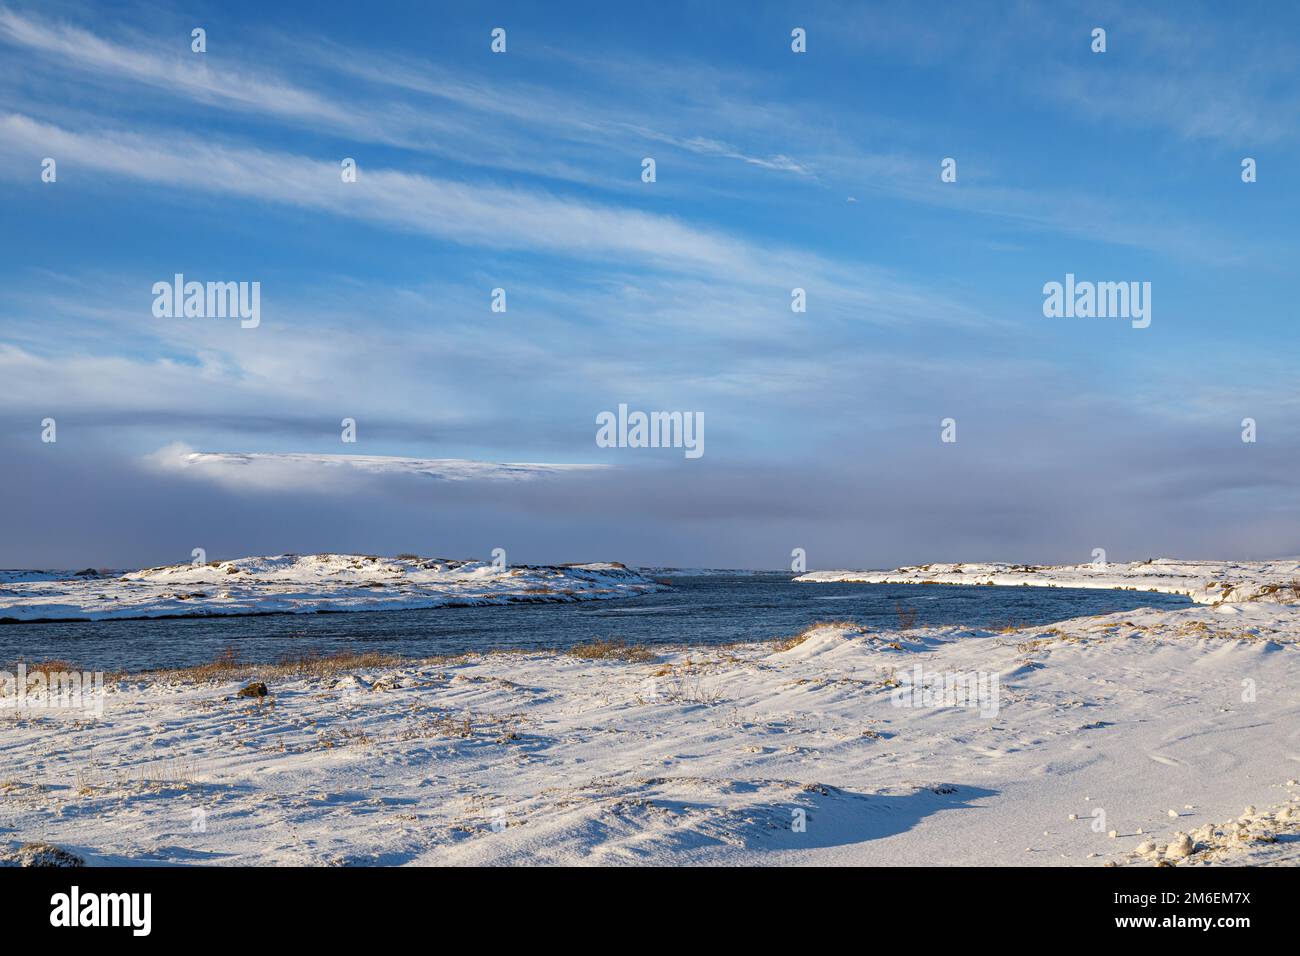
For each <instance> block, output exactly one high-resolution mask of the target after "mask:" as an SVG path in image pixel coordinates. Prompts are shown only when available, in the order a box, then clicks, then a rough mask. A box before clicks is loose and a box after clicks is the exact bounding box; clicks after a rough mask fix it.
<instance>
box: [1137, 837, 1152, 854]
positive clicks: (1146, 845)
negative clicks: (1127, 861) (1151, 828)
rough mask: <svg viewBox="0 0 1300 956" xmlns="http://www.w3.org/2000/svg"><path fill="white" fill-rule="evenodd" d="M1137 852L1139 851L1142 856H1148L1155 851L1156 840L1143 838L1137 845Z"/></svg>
mask: <svg viewBox="0 0 1300 956" xmlns="http://www.w3.org/2000/svg"><path fill="white" fill-rule="evenodd" d="M1137 852H1138V853H1141V854H1142V855H1143V856H1148V855H1150V854H1152V853H1154V852H1156V841H1155V840H1143V841H1142V842H1141V843H1139V844H1138V845H1137Z"/></svg>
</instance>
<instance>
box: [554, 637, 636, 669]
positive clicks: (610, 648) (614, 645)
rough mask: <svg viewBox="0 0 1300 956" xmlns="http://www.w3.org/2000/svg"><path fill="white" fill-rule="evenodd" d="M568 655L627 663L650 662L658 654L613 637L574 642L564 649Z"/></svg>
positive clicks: (590, 659) (584, 658)
mask: <svg viewBox="0 0 1300 956" xmlns="http://www.w3.org/2000/svg"><path fill="white" fill-rule="evenodd" d="M565 653H566V654H568V655H569V656H570V657H580V658H582V659H583V660H588V661H624V662H626V663H629V664H651V663H654V662H655V661H657V660H659V657H658V655H656V654H655V653H654V652H653V651H651V650H650V649H649V648H648V647H646V646H645V645H643V644H628V643H627V642H626V641H622V640H618V639H613V640H608V641H591V642H590V643H587V644H575V645H574V646H573V647H570V648H568V649H567V650H566V651H565Z"/></svg>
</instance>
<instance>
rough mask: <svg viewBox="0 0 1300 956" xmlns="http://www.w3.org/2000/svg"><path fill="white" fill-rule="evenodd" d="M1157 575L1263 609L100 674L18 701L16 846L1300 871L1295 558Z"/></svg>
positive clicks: (1058, 581) (9, 844) (7, 844)
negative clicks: (63, 703)
mask: <svg viewBox="0 0 1300 956" xmlns="http://www.w3.org/2000/svg"><path fill="white" fill-rule="evenodd" d="M1153 564H1156V565H1157V566H1156V568H1155V569H1154V570H1153V571H1152V572H1151V573H1150V575H1149V576H1148V577H1147V578H1145V579H1134V577H1133V576H1131V575H1126V576H1122V577H1119V576H1116V577H1114V578H1113V579H1112V580H1114V581H1122V582H1124V584H1123V586H1125V587H1128V586H1147V585H1154V584H1156V583H1160V582H1166V583H1168V584H1169V586H1170V587H1173V586H1175V584H1176V585H1177V586H1178V587H1179V588H1182V587H1183V586H1184V585H1186V586H1188V587H1189V588H1192V587H1193V586H1194V590H1196V591H1198V592H1199V591H1201V590H1204V589H1205V588H1206V587H1207V586H1208V584H1209V583H1210V582H1219V583H1220V588H1219V590H1220V591H1222V584H1223V583H1225V582H1226V583H1229V584H1231V585H1232V591H1231V594H1233V595H1237V594H1243V595H1251V596H1252V597H1250V598H1242V599H1235V600H1225V601H1219V602H1212V603H1203V604H1193V605H1190V606H1188V607H1184V608H1177V609H1172V610H1171V609H1154V608H1151V609H1144V610H1136V611H1125V612H1121V613H1115V614H1106V615H1100V616H1091V617H1081V618H1076V619H1072V620H1068V621H1061V622H1058V623H1056V624H1054V625H1050V626H1034V627H1023V628H1017V627H1015V626H1012V625H1008V626H1006V627H1002V628H996V629H977V628H971V627H906V626H904V624H903V622H901V621H900V623H899V626H898V627H893V626H891V627H889V628H885V629H875V628H871V629H869V628H866V627H863V626H862V625H861V624H858V623H854V622H851V621H837V622H828V623H823V624H820V625H817V626H813V627H810V628H808V629H807V630H806V631H804V632H803V633H800V634H791V635H789V636H788V637H787V638H785V639H783V640H779V641H774V642H766V643H754V644H744V645H732V646H711V647H700V646H692V644H691V641H692V632H691V628H692V624H691V621H690V619H689V618H679V617H665V624H664V627H665V633H666V634H668V635H669V636H674V637H679V638H680V640H681V646H676V647H671V648H661V647H655V648H641V647H627V646H621V645H618V644H597V645H590V646H586V647H579V648H573V649H570V650H567V651H565V650H553V651H527V652H523V653H518V652H515V653H503V652H498V653H484V654H465V655H459V656H455V657H449V658H440V659H427V660H400V659H390V658H384V657H382V656H380V655H367V656H362V657H354V658H337V659H330V660H323V661H312V662H307V663H304V664H301V665H297V666H295V665H291V664H282V665H266V666H257V665H240V664H233V663H232V664H229V665H222V664H220V663H218V664H214V665H209V666H206V667H200V668H191V669H188V670H183V671H171V672H159V673H153V674H143V675H136V676H132V677H128V678H115V679H111V680H110V681H108V682H107V685H106V693H105V700H104V706H103V712H102V715H98V716H92V715H88V714H85V713H82V712H78V711H66V712H60V711H56V710H50V711H45V712H11V713H8V714H6V713H5V712H4V710H3V709H2V708H0V734H2V736H3V753H4V762H5V770H4V773H3V775H0V862H3V860H4V859H5V857H6V848H8V849H9V850H10V851H11V852H10V853H9V857H10V858H11V859H14V860H20V859H25V858H29V857H32V856H33V855H38V854H40V853H42V852H47V851H40V850H28V851H26V857H24V855H23V854H22V853H15V852H12V851H13V850H15V849H16V848H17V847H18V846H19V845H20V844H23V843H30V844H40V843H49V844H55V845H57V846H59V847H62V848H64V849H65V850H66V851H68V852H70V853H72V854H75V855H76V856H78V857H80V858H82V859H84V860H85V861H86V862H88V863H90V864H92V865H112V864H119V865H120V864H156V863H170V864H177V865H193V864H196V863H205V864H308V865H347V864H352V865H364V864H408V863H409V864H448V863H451V864H469V863H517V864H525V863H598V864H615V863H617V864H645V863H654V864H664V863H719V864H736V863H742V864H757V863H783V864H793V863H814V864H832V865H834V864H871V865H891V864H922V865H926V864H928V865H939V864H946V865H953V864H1031V865H1075V866H1093V865H1128V864H1136V865H1153V864H1156V863H1163V864H1173V865H1178V866H1188V865H1204V864H1223V863H1227V864H1237V863H1262V864H1273V865H1281V864H1292V865H1295V864H1298V863H1300V784H1297V780H1296V778H1297V777H1300V605H1297V604H1296V603H1295V599H1294V596H1293V592H1292V591H1290V590H1284V589H1283V588H1281V587H1280V586H1279V587H1278V588H1276V589H1270V587H1271V585H1273V584H1280V582H1282V581H1283V580H1284V579H1285V574H1286V573H1287V571H1288V569H1287V567H1286V564H1287V563H1286V562H1223V563H1219V564H1214V563H1210V562H1199V563H1196V564H1195V565H1194V567H1195V568H1196V569H1197V570H1196V572H1195V573H1192V572H1188V573H1187V574H1185V575H1184V574H1182V573H1181V572H1175V571H1174V570H1173V569H1174V568H1175V567H1177V568H1190V567H1193V565H1192V564H1190V563H1187V562H1172V563H1155V562H1153ZM1291 564H1294V562H1291ZM944 567H948V568H951V567H953V566H944ZM962 567H963V570H962V574H963V575H965V574H967V573H968V572H969V569H971V568H972V567H976V566H972V565H965V566H962ZM978 567H980V568H981V570H980V572H979V573H978V574H970V575H969V576H970V578H971V579H972V580H971V582H970V583H977V580H976V579H978V578H982V577H985V576H992V577H993V578H995V579H996V578H997V577H998V576H999V575H1004V574H1005V575H1006V576H1007V578H1008V580H1007V583H1016V584H1021V583H1026V582H1025V581H1023V580H1020V578H1024V577H1030V576H1032V577H1033V578H1034V581H1035V582H1036V583H1041V584H1045V585H1053V584H1055V585H1059V586H1075V585H1077V583H1078V581H1079V580H1080V576H1081V575H1082V574H1084V573H1087V572H1084V571H1079V570H1077V569H1049V568H1035V569H1032V570H1017V571H1010V570H993V569H1004V568H1007V569H1009V568H1010V567H1011V566H1004V565H996V566H994V565H983V566H978ZM356 570H357V572H358V573H361V569H356ZM182 573H183V572H179V571H178V572H177V574H182ZM896 573H900V574H901V572H896ZM1111 573H1112V574H1116V572H1115V571H1114V569H1112V572H1111ZM936 574H954V575H955V572H952V571H940V570H938V568H937V566H931V567H930V568H929V569H928V570H924V571H923V570H917V571H916V572H915V573H913V572H912V571H908V572H906V577H908V578H909V579H911V578H912V577H921V576H928V577H927V579H936V578H935V577H934V576H935V575H936ZM363 576H364V575H363ZM232 577H237V575H232ZM1183 578H1187V579H1188V580H1182V579H1183ZM995 583H998V582H997V581H996V580H995ZM186 586H188V585H186ZM670 628H673V629H676V630H673V631H671V632H670V631H668V629H670ZM253 682H260V683H261V684H264V685H265V687H264V688H262V687H259V686H258V684H257V683H253ZM2 703H3V700H2V699H0V704H2Z"/></svg>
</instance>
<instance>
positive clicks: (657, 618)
mask: <svg viewBox="0 0 1300 956" xmlns="http://www.w3.org/2000/svg"><path fill="white" fill-rule="evenodd" d="M669 579H670V580H672V581H673V584H674V589H673V590H672V591H665V592H663V593H659V594H649V595H645V596H642V597H633V598H620V599H618V600H614V601H593V602H586V603H582V604H534V605H510V606H504V607H467V608H429V609H425V610H412V611H361V612H348V613H343V614H277V615H266V616H259V617H225V618H221V617H213V618H195V619H192V620H186V619H169V620H156V621H149V620H139V621H81V622H68V623H60V624H11V625H5V626H2V627H0V668H3V667H5V666H7V665H8V664H10V663H13V662H16V661H17V660H18V659H20V658H21V659H24V660H29V661H38V660H50V659H60V660H70V661H72V662H73V663H75V664H78V665H80V666H81V667H84V668H86V669H90V670H103V671H110V672H111V671H115V670H130V671H135V670H144V669H149V668H154V667H174V666H184V665H189V664H201V663H205V662H207V661H210V660H213V659H214V658H215V657H217V656H218V655H220V654H221V653H223V652H224V651H225V650H226V649H227V648H234V649H235V650H236V652H237V653H238V654H239V656H240V658H241V659H243V660H247V661H257V662H268V661H275V660H278V659H280V658H282V657H284V656H298V655H302V654H307V653H327V654H328V653H334V652H337V651H345V650H346V651H361V650H373V651H384V652H388V653H395V654H402V655H406V656H411V657H425V656H432V655H437V654H456V653H462V652H464V651H486V650H492V649H498V648H544V647H566V646H570V645H573V644H580V643H583V642H585V641H592V640H597V639H602V640H603V639H611V638H618V639H622V640H625V641H627V642H629V643H633V644H684V643H690V644H721V643H727V642H730V641H759V640H770V639H772V638H776V637H786V636H789V635H791V634H795V633H797V632H799V631H800V630H802V629H803V628H805V627H807V626H808V625H809V624H812V623H813V622H815V621H823V620H832V619H842V618H848V619H851V620H854V621H857V622H860V623H862V624H866V625H868V626H871V627H874V628H896V627H898V625H899V611H898V609H899V608H900V607H901V608H902V609H903V610H904V613H908V612H915V615H916V617H915V624H916V626H918V627H919V626H928V625H962V626H969V627H988V626H1000V625H1004V624H1009V623H1014V624H1016V625H1044V624H1050V623H1052V622H1054V621H1060V620H1064V619H1066V618H1071V617H1080V616H1082V615H1087V614H1105V613H1110V612H1114V611H1128V610H1132V609H1134V608H1139V607H1167V608H1174V607H1186V606H1187V605H1189V604H1190V603H1191V601H1190V599H1189V598H1186V597H1182V596H1180V595H1172V594H1156V593H1151V592H1138V591H1104V590H1088V589H1079V588H1033V587H985V586H971V585H942V584H848V583H838V582H837V583H831V584H795V583H794V582H793V581H792V580H791V579H790V576H789V575H779V574H761V575H752V576H737V575H709V576H700V577H682V578H675V579H674V578H671V576H670V578H669Z"/></svg>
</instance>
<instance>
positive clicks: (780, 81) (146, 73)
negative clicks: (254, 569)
mask: <svg viewBox="0 0 1300 956" xmlns="http://www.w3.org/2000/svg"><path fill="white" fill-rule="evenodd" d="M268 6H272V5H266V4H242V3H221V4H211V5H204V4H197V5H186V6H185V7H183V8H182V7H178V6H173V5H155V4H114V5H113V6H112V13H111V15H110V14H106V13H105V10H104V7H103V5H99V4H96V5H89V4H86V5H83V4H79V3H62V2H53V3H49V2H47V3H41V4H25V3H8V2H0V201H2V202H3V205H4V210H5V214H4V218H3V227H2V228H3V232H2V233H0V235H2V236H3V246H2V247H0V249H2V251H3V255H2V256H0V273H2V274H0V279H2V281H3V287H2V288H3V291H2V292H0V381H3V383H4V388H3V404H2V405H0V424H2V425H3V431H2V434H0V452H2V453H3V455H4V458H5V460H6V462H7V465H6V467H5V469H4V474H3V476H0V490H3V491H4V492H5V493H6V497H13V498H16V499H21V500H23V501H24V502H25V503H26V506H25V507H24V508H22V509H21V515H20V516H19V517H17V518H16V519H15V520H14V522H13V524H12V526H11V527H10V529H9V531H8V533H7V534H6V535H4V537H3V540H0V564H5V565H11V566H22V565H32V564H51V563H53V564H60V565H65V564H78V565H81V564H101V565H115V564H132V563H154V562H157V563H161V562H164V561H170V560H183V559H185V558H186V557H187V556H188V554H189V552H190V549H191V548H193V547H196V546H204V547H205V548H206V549H207V550H208V551H209V553H211V554H213V555H214V556H215V555H217V554H221V555H226V556H233V555H235V554H238V553H251V552H255V551H256V552H265V551H286V550H298V551H306V550H366V551H374V552H391V551H395V550H414V551H420V552H422V553H438V554H453V555H483V556H485V555H486V554H487V553H488V552H489V551H490V550H491V548H492V547H495V546H507V547H509V548H513V555H514V557H515V559H516V560H532V561H559V560H581V559H598V558H599V559H613V560H624V561H628V562H646V563H667V564H702V563H713V564H728V565H738V566H756V567H777V566H781V565H783V564H786V563H787V562H788V560H789V552H790V550H791V548H793V547H804V548H805V549H807V550H808V553H809V562H810V565H811V566H813V567H828V566H863V565H893V564H897V563H901V562H905V561H922V560H976V559H981V558H1005V559H1012V560H1034V561H1072V560H1080V561H1084V560H1089V559H1090V557H1091V551H1092V549H1093V548H1096V547H1105V548H1107V549H1108V551H1109V552H1110V554H1111V556H1112V559H1121V558H1125V559H1126V558H1144V557H1148V556H1151V555H1153V554H1171V555H1185V556H1189V557H1192V556H1203V557H1227V556H1261V557H1262V556H1266V555H1272V554H1280V553H1294V552H1296V551H1297V550H1300V548H1298V547H1297V540H1296V538H1297V535H1296V531H1295V521H1294V517H1293V516H1294V514H1295V513H1296V509H1295V505H1296V504H1297V501H1296V497H1297V496H1296V493H1295V491H1294V480H1293V475H1294V473H1295V466H1296V465H1297V461H1296V457H1297V456H1296V455H1295V452H1294V449H1295V447H1296V439H1297V437H1298V434H1297V432H1298V430H1297V428H1296V421H1297V413H1298V411H1300V409H1298V406H1297V401H1296V398H1295V395H1294V387H1293V385H1292V383H1293V382H1294V381H1295V380H1296V376H1295V365H1296V361H1295V357H1294V351H1293V350H1292V349H1291V348H1289V345H1290V339H1291V335H1290V332H1291V326H1292V324H1293V321H1294V311H1295V307H1294V299H1295V296H1294V292H1293V288H1292V286H1293V281H1294V279H1293V277H1294V274H1295V266H1294V263H1295V262H1296V261H1297V256H1296V253H1297V248H1296V240H1295V225H1294V224H1295V223H1296V221H1297V218H1298V217H1297V211H1298V210H1297V208H1296V206H1297V203H1296V200H1295V188H1294V186H1293V184H1292V182H1293V181H1292V177H1291V165H1292V163H1293V161H1294V159H1295V157H1296V155H1297V141H1296V140H1297V130H1300V82H1297V79H1298V78H1297V70H1298V69H1300V56H1297V52H1298V51H1297V45H1298V44H1300V41H1297V40H1296V39H1295V37H1296V36H1300V33H1298V32H1297V30H1296V27H1297V25H1298V24H1297V20H1300V15H1298V14H1297V13H1296V11H1295V10H1294V9H1293V8H1292V7H1291V6H1290V5H1288V4H1280V3H1279V4H1249V3H1247V4H1240V5H1237V6H1235V7H1234V8H1233V10H1232V12H1231V14H1230V15H1229V14H1227V13H1225V12H1224V11H1223V9H1222V8H1221V7H1218V6H1217V5H1212V4H1204V5H1201V4H1189V3H1177V4H1174V3H1171V4H1150V5H1144V9H1143V10H1141V11H1135V10H1132V9H1129V7H1130V5H1128V4H1106V3H1089V4H1068V3H1065V4H1058V3H1053V4H1016V3H998V4H970V3H962V4H938V5H931V4H920V3H897V4H872V5H865V4H817V3H809V4H803V3H801V4H752V3H743V4H742V3H735V4H726V3H716V4H680V5H675V4H655V5H644V6H628V7H627V8H626V9H624V8H623V7H624V5H619V9H617V10H613V9H611V8H610V5H608V4H575V3H556V4H545V5H538V4H486V3H485V4H474V5H470V6H461V5H451V4H440V5H430V4H418V3H411V4H399V3H391V4H390V3H374V4H365V5H342V4H340V5H332V4H319V3H310V4H293V3H286V4H276V5H273V8H272V9H267V7H268ZM1098 26H1100V27H1104V28H1105V29H1106V31H1107V50H1106V52H1105V53H1102V54H1097V53H1093V52H1092V51H1091V49H1090V43H1091V38H1090V33H1091V31H1092V29H1093V28H1094V27H1098ZM194 27H203V28H204V29H205V30H206V31H207V52H206V53H203V54H196V53H193V52H191V49H190V34H191V30H192V29H193V28H194ZM496 27H501V28H504V29H505V30H506V31H507V52H506V53H505V54H501V55H497V54H493V53H492V52H491V51H490V49H489V43H490V32H491V30H492V29H493V28H496ZM794 27H802V28H804V29H805V30H806V31H807V37H808V41H807V45H808V51H807V53H804V54H795V53H793V52H792V51H791V49H790V31H791V29H792V28H794ZM47 156H49V157H53V158H55V159H56V160H57V162H58V179H57V182H55V183H44V182H42V181H41V178H40V164H41V160H42V159H43V158H44V157H47ZM647 156H649V157H653V158H654V159H655V161H656V164H657V181H656V182H654V183H650V184H647V183H644V182H642V181H641V177H640V173H641V161H642V159H643V158H644V157H647ZM343 157H353V158H355V159H356V161H357V163H358V166H359V170H360V172H359V176H358V181H357V182H355V183H349V184H345V183H342V182H341V180H340V177H339V163H340V160H341V159H342V158H343ZM945 157H953V158H955V159H956V160H957V169H958V178H957V182H955V183H944V182H941V180H940V176H939V170H940V162H941V160H942V159H944V158H945ZM1243 157H1252V158H1254V159H1255V160H1256V161H1257V163H1258V170H1259V174H1258V181H1257V182H1255V183H1250V184H1246V183H1243V182H1242V181H1241V176H1240V164H1241V160H1242V158H1243ZM176 272H182V273H184V274H185V275H186V276H187V278H191V279H198V280H201V281H205V280H220V281H241V280H242V281H259V282H260V283H261V287H262V324H261V325H260V326H259V327H258V328H257V329H241V328H240V327H239V325H238V323H237V322H229V321H223V320H216V319H189V320H185V319H158V318H155V317H154V316H153V315H152V314H151V311H150V305H151V302H152V296H151V293H150V289H151V286H152V285H153V283H154V282H156V281H159V280H167V279H169V278H170V277H171V276H172V275H173V274H174V273H176ZM1066 273H1074V274H1076V275H1078V276H1079V277H1080V278H1083V279H1093V280H1098V281H1130V280H1131V281H1145V282H1150V283H1151V286H1152V323H1151V327H1150V328H1147V329H1140V330H1139V329H1133V328H1131V327H1130V325H1129V323H1128V322H1126V321H1122V320H1113V319H1049V318H1045V317H1044V315H1043V312H1042V302H1043V294H1042V287H1043V284H1044V283H1045V282H1049V281H1054V280H1055V281H1060V280H1062V279H1063V277H1064V276H1065V274H1066ZM494 287H503V288H505V289H506V290H507V296H508V303H509V310H508V312H507V313H506V314H504V315H499V314H494V313H492V312H491V311H490V310H489V301H490V291H491V289H493V288H494ZM794 287H801V288H805V289H806V290H807V295H808V311H807V312H806V313H803V314H798V313H792V312H791V310H790V290H791V289H792V288H794ZM619 403H628V404H629V405H630V406H632V407H633V408H642V409H646V410H651V409H677V410H691V411H699V412H702V413H703V414H704V416H705V420H706V422H707V453H706V455H705V456H704V457H703V458H701V459H699V460H697V461H687V460H684V459H683V457H682V455H681V453H680V451H675V450H656V449H602V448H597V447H596V445H595V443H594V434H595V416H596V414H597V413H599V412H600V411H602V410H607V409H614V408H616V407H617V405H618V404H619ZM46 416H52V417H54V418H55V419H56V420H57V422H58V428H59V435H58V442H57V443H55V444H53V445H51V444H44V443H41V442H40V421H41V419H43V418H44V417H46ZM345 416H348V417H353V418H355V419H356V420H357V422H358V433H359V437H360V440H359V442H358V443H357V444H356V445H343V444H341V443H340V441H339V427H338V423H339V421H340V419H341V418H343V417H345ZM945 417H953V418H955V419H956V420H957V423H958V441H957V442H956V443H955V444H942V443H940V441H939V432H940V424H939V423H940V421H941V419H943V418H945ZM1244 417H1253V418H1255V419H1256V420H1257V422H1258V428H1259V440H1258V442H1256V443H1254V444H1245V443H1243V442H1242V441H1241V440H1240V432H1241V426H1240V423H1241V420H1242V419H1243V418H1244ZM177 445H182V446H185V447H188V448H192V449H196V450H202V451H219V452H264V453H277V452H315V453H320V454H345V453H355V454H366V455H398V456H412V457H419V458H471V459H481V460H487V461H537V462H554V463H600V464H607V465H610V466H612V467H611V468H610V469H609V470H608V471H607V472H603V473H600V474H597V475H585V476H582V477H575V478H573V479H571V480H570V479H562V480H558V481H546V482H538V483H535V484H530V485H529V486H528V487H525V488H519V487H508V486H506V485H504V484H502V483H496V482H492V481H487V482H482V483H471V484H470V485H466V486H457V487H456V488H449V487H448V486H447V484H446V483H437V482H431V481H428V480H425V481H420V480H418V479H411V478H409V477H408V478H393V477H379V478H372V479H366V480H361V479H357V480H355V481H351V480H349V481H346V482H341V483H339V485H338V487H334V488H331V487H326V486H322V484H321V483H320V482H318V481H315V480H311V478H310V477H309V476H303V475H301V474H299V473H297V472H286V473H285V474H284V475H283V476H282V478H283V483H282V485H281V486H278V487H268V486H267V484H266V483H265V482H258V483H256V484H255V485H254V484H249V483H245V484H244V485H241V484H240V483H239V482H237V481H236V482H216V483H214V482H212V481H210V480H206V479H204V478H202V477H196V475H195V474H194V473H192V472H190V471H184V470H177V469H167V468H160V467H159V466H158V456H157V454H156V453H157V452H158V451H159V449H163V448H170V447H173V446H177ZM5 485H8V487H7V488H5V487H4V486H5ZM326 485H328V483H326Z"/></svg>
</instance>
